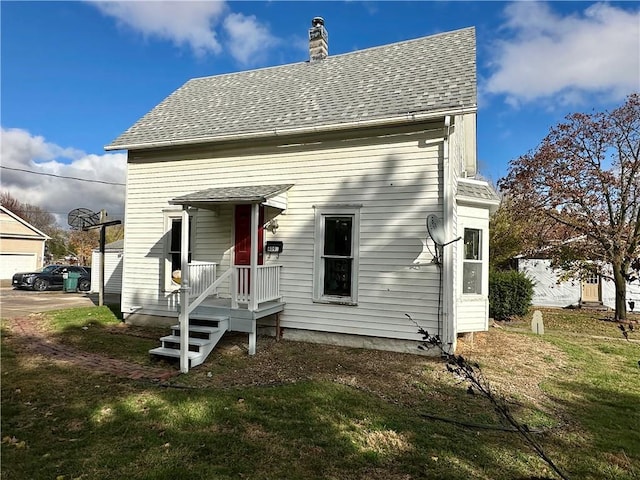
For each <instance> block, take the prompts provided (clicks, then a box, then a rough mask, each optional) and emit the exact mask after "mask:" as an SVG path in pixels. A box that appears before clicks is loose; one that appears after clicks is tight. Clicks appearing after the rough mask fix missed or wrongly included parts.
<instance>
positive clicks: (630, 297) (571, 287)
mask: <svg viewBox="0 0 640 480" xmlns="http://www.w3.org/2000/svg"><path fill="white" fill-rule="evenodd" d="M517 268H518V270H519V271H521V272H524V273H526V274H527V276H528V277H529V278H530V279H531V280H532V281H533V298H532V299H531V303H532V305H533V306H535V307H569V306H581V305H584V304H589V305H603V306H606V307H609V308H613V309H615V307H616V301H615V294H616V288H615V285H614V283H613V281H612V280H609V279H607V278H603V277H601V276H599V275H593V276H591V277H589V278H587V279H584V280H574V279H569V280H565V279H564V278H563V275H562V274H563V272H562V271H558V270H555V269H553V268H551V260H549V259H545V258H519V259H517ZM630 301H632V302H634V303H635V306H634V308H635V309H637V310H640V283H639V282H633V283H632V282H628V283H627V306H628V305H629V303H628V302H630ZM627 308H628V307H627Z"/></svg>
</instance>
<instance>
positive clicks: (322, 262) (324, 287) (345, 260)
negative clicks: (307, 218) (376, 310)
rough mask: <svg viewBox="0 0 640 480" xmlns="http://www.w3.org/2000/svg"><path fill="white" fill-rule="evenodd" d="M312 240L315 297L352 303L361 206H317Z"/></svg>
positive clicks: (353, 301)
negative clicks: (313, 238) (313, 242)
mask: <svg viewBox="0 0 640 480" xmlns="http://www.w3.org/2000/svg"><path fill="white" fill-rule="evenodd" d="M315 240H316V241H315V258H314V268H313V269H314V295H313V299H314V301H317V302H329V303H346V304H352V305H355V304H356V303H357V301H358V259H359V243H360V207H359V206H339V207H316V211H315Z"/></svg>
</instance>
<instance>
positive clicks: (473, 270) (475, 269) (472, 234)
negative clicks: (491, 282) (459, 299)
mask: <svg viewBox="0 0 640 480" xmlns="http://www.w3.org/2000/svg"><path fill="white" fill-rule="evenodd" d="M462 293H465V294H481V293H482V230H479V229H476V228H465V229H464V260H463V266H462Z"/></svg>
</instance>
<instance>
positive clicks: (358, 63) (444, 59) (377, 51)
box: [105, 27, 477, 150]
mask: <svg viewBox="0 0 640 480" xmlns="http://www.w3.org/2000/svg"><path fill="white" fill-rule="evenodd" d="M476 104H477V101H476V47H475V29H474V28H473V27H469V28H465V29H461V30H456V31H452V32H446V33H440V34H437V35H431V36H428V37H422V38H418V39H414V40H408V41H404V42H399V43H394V44H390V45H384V46H380V47H374V48H369V49H366V50H360V51H356V52H352V53H347V54H342V55H336V56H329V57H327V58H326V59H324V60H321V61H316V62H301V63H295V64H290V65H283V66H277V67H270V68H264V69H258V70H250V71H245V72H239V73H231V74H225V75H217V76H212V77H205V78H196V79H192V80H189V81H188V82H187V83H185V84H184V85H183V86H182V87H180V88H179V89H178V90H176V91H175V92H174V93H172V94H171V95H169V96H168V97H167V98H166V99H165V100H163V101H162V102H161V103H160V104H159V105H158V106H156V107H155V108H154V109H153V110H151V111H150V112H149V113H147V114H146V115H145V116H144V117H142V118H141V119H140V120H138V121H137V122H136V123H135V124H134V125H133V126H132V127H130V128H129V129H128V130H127V131H125V132H124V133H123V134H122V135H120V136H119V137H118V138H116V139H115V140H114V141H113V142H111V144H109V145H107V146H106V147H105V149H107V150H120V149H139V148H151V147H154V146H168V145H179V144H191V143H199V142H215V141H219V140H225V139H230V138H234V137H235V138H237V137H239V136H240V137H241V138H245V137H246V138H251V137H265V136H272V135H273V136H275V135H282V134H286V133H287V132H290V133H293V131H297V132H300V133H303V132H304V131H306V130H308V131H313V130H317V129H333V128H336V129H339V128H340V127H343V128H346V127H347V126H353V125H357V124H360V125H362V124H367V123H369V122H371V123H374V122H384V121H386V120H396V121H398V120H406V121H409V120H410V119H411V118H412V117H414V116H420V115H428V114H430V113H433V114H435V113H439V112H443V113H444V112H447V111H452V110H454V111H455V110H460V109H471V110H473V109H475V108H476Z"/></svg>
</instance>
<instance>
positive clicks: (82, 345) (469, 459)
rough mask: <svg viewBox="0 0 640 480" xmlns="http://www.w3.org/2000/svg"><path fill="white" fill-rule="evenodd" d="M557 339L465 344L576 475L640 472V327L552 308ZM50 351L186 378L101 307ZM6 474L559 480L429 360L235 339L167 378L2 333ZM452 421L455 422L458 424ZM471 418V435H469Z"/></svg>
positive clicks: (55, 330) (506, 332) (71, 326)
mask: <svg viewBox="0 0 640 480" xmlns="http://www.w3.org/2000/svg"><path fill="white" fill-rule="evenodd" d="M543 314H544V320H545V327H546V333H545V335H544V336H537V335H534V334H532V333H530V331H529V330H530V329H528V322H529V321H530V319H523V320H522V321H521V322H510V323H505V324H501V325H499V326H498V327H494V328H492V329H491V330H490V331H489V332H487V333H482V334H475V336H474V337H473V338H472V339H471V338H466V339H464V340H462V341H461V342H460V352H461V353H463V354H464V355H465V357H468V358H470V359H473V360H474V361H477V362H478V363H479V364H480V365H481V367H482V371H483V373H484V374H485V375H486V377H487V378H488V379H489V380H490V382H491V384H492V386H493V387H494V388H495V390H496V391H497V392H499V394H500V395H504V396H505V397H506V398H507V399H508V400H509V401H510V406H511V410H512V411H513V413H514V414H515V416H516V417H517V418H518V419H519V420H520V421H522V422H525V423H527V425H529V427H530V428H532V429H537V430H540V431H541V432H542V433H539V434H536V435H537V438H538V440H539V442H540V443H541V444H542V445H543V447H544V449H545V452H546V453H547V455H548V456H549V457H551V458H552V459H553V461H554V462H555V463H556V464H557V465H558V466H559V467H560V468H561V469H562V470H563V471H564V472H565V473H566V476H567V477H569V478H572V479H581V480H582V479H612V480H613V479H636V478H639V476H640V433H639V432H640V414H639V413H638V412H637V406H638V404H639V400H640V368H638V363H637V362H638V360H640V344H639V343H637V342H635V340H636V338H634V336H635V337H637V339H638V340H640V332H638V333H637V334H632V335H630V339H631V340H632V341H626V340H624V338H623V337H622V335H621V332H620V330H619V329H618V328H617V325H615V324H613V323H612V322H603V321H601V320H600V319H599V317H598V315H597V314H589V313H585V312H580V311H566V310H545V311H544V312H543ZM42 321H43V325H44V326H45V327H46V328H45V331H46V332H47V335H48V336H49V338H50V340H51V341H55V342H65V343H69V344H70V346H72V347H73V348H74V349H80V350H84V351H87V352H91V353H93V354H95V353H101V354H104V355H106V356H112V357H114V356H115V357H118V358H122V359H127V360H128V361H131V362H135V363H137V364H142V365H149V366H154V367H158V366H164V367H166V368H176V366H175V365H169V364H166V363H164V362H160V363H158V362H156V361H152V360H150V359H149V358H148V355H147V353H146V352H147V350H148V349H149V348H152V347H153V346H157V345H158V342H157V338H158V336H159V335H163V334H166V333H167V331H163V330H158V329H142V328H133V327H129V326H126V325H124V324H122V323H120V322H119V321H118V320H117V319H116V318H115V317H114V316H113V314H112V313H110V311H109V310H108V309H106V308H104V307H102V308H101V307H95V308H89V309H75V310H67V311H60V312H52V313H48V314H46V316H44V317H43V319H42ZM4 323H5V324H4V328H3V337H2V342H3V343H2V458H1V460H2V463H1V474H0V476H1V478H2V479H6V480H10V479H27V478H28V479H52V480H71V479H83V480H89V479H123V478H127V479H176V478H190V479H242V478H245V479H247V478H251V479H362V480H365V479H366V480H370V479H389V480H394V479H398V480H399V479H402V480H407V479H423V478H426V479H429V478H435V479H437V478H441V479H496V480H500V479H505V480H506V479H523V480H524V479H533V478H557V477H555V476H554V473H553V472H552V471H551V469H550V468H549V467H548V466H547V465H546V464H545V462H543V461H542V460H541V459H540V458H539V457H538V456H537V455H536V454H535V453H534V452H533V451H532V450H531V449H530V448H529V447H528V446H527V445H526V444H525V443H524V442H523V441H522V439H521V438H520V437H519V436H518V434H516V433H512V432H508V431H505V429H503V430H500V429H485V428H482V426H484V425H490V426H498V427H500V426H501V423H500V419H499V418H498V416H497V415H496V414H495V413H494V412H493V411H492V409H491V407H490V406H489V405H488V403H487V402H486V400H485V399H484V398H482V397H481V396H480V395H477V394H475V395H470V394H469V393H467V386H466V385H465V384H464V383H460V382H459V381H458V380H457V379H455V378H453V377H452V376H451V374H450V373H448V372H447V371H446V369H445V366H444V363H443V362H442V361H441V360H439V359H435V358H428V357H424V356H420V355H410V354H398V353H392V352H381V351H371V350H358V349H351V348H340V347H332V346H325V345H314V344H307V343H300V342H292V341H286V340H281V341H279V342H277V341H275V340H274V339H272V338H266V337H265V338H262V337H261V338H259V340H258V353H257V354H256V355H255V356H253V357H249V356H248V355H247V354H246V337H245V336H242V335H232V334H228V335H227V336H226V337H225V338H224V339H223V341H222V343H221V345H219V347H218V348H217V349H216V350H215V351H214V353H213V354H212V355H211V356H210V357H209V359H208V360H207V362H206V363H205V364H203V365H201V366H200V367H197V368H196V369H193V370H192V371H191V372H190V373H189V374H187V375H180V376H177V377H174V378H172V379H171V380H170V381H168V382H166V383H163V384H156V383H151V382H144V381H134V380H126V379H123V378H119V377H114V376H112V375H106V374H100V373H96V372H92V371H88V370H84V369H82V368H79V367H77V366H74V365H73V364H72V363H70V362H59V361H56V360H55V359H52V358H42V357H41V356H37V355H33V354H28V351H27V350H25V349H23V348H22V347H21V344H20V342H19V341H18V340H19V339H18V338H17V336H16V335H15V334H14V333H13V332H12V331H11V330H10V329H8V328H7V322H4ZM452 422H459V423H452ZM465 423H466V424H474V425H476V426H475V427H469V426H465V425H463V424H465Z"/></svg>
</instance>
